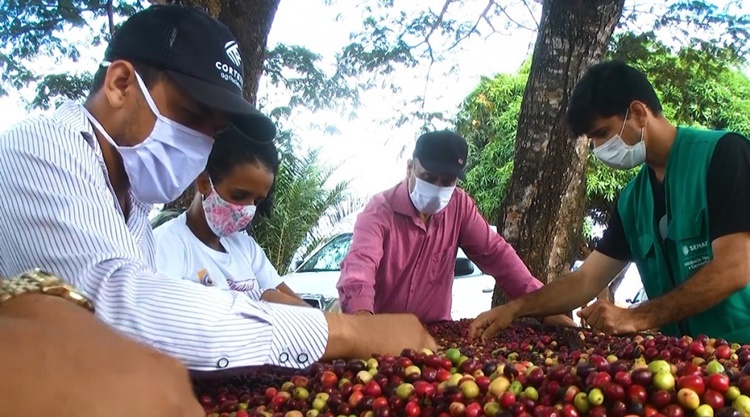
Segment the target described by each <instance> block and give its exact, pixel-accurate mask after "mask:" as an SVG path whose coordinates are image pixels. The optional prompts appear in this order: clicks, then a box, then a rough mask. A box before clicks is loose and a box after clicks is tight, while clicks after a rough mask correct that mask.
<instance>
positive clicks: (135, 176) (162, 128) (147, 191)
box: [83, 62, 214, 204]
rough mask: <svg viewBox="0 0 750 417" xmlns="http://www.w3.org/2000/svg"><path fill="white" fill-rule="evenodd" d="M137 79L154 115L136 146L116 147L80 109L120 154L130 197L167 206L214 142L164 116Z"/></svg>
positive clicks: (191, 178) (195, 172) (194, 173)
mask: <svg viewBox="0 0 750 417" xmlns="http://www.w3.org/2000/svg"><path fill="white" fill-rule="evenodd" d="M103 65H105V66H107V65H109V63H108V62H105V63H103ZM136 79H137V80H138V86H139V87H140V89H141V92H142V93H143V96H144V97H145V98H146V102H147V103H148V106H149V108H150V109H151V111H152V112H153V113H154V115H155V116H156V123H155V124H154V128H153V130H152V131H151V134H149V135H148V137H147V138H146V139H145V140H144V141H143V142H141V143H139V144H138V145H135V146H120V145H118V144H117V143H115V141H114V140H113V139H112V137H111V136H110V135H109V134H108V133H107V132H106V131H105V130H104V128H103V127H102V125H101V124H100V123H99V122H98V121H97V120H96V119H95V118H94V117H93V116H92V115H91V114H90V113H89V112H88V111H86V109H85V108H83V110H84V112H85V113H86V116H87V117H88V119H89V121H90V122H91V124H92V125H93V126H94V127H95V128H96V130H98V131H99V133H100V134H101V135H102V136H103V137H104V138H105V139H106V140H107V141H108V142H109V143H110V144H112V146H114V147H115V148H116V149H117V151H118V152H119V153H120V156H121V157H122V162H123V164H124V165H125V172H127V174H128V179H129V180H130V187H131V189H132V191H133V195H134V196H135V197H136V198H137V199H138V200H140V201H142V202H144V203H147V204H163V203H169V202H171V201H174V200H175V199H177V197H179V196H180V194H182V192H183V191H185V190H186V189H187V187H188V186H190V184H192V182H193V181H194V180H195V179H196V178H197V177H198V174H200V173H201V172H202V171H203V170H204V169H205V168H206V162H208V155H209V154H210V153H211V147H212V146H213V144H214V139H213V138H212V137H211V136H208V135H205V134H203V133H200V132H198V131H196V130H193V129H190V128H188V127H186V126H183V125H181V124H179V123H177V122H175V121H174V120H170V119H168V118H166V117H164V116H163V115H162V114H161V113H159V109H158V108H157V107H156V104H155V103H154V99H153V98H152V97H151V94H150V93H149V92H148V89H147V88H146V85H145V84H144V83H143V80H142V79H141V77H140V75H138V74H137V73H136Z"/></svg>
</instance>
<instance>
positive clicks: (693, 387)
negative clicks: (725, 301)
mask: <svg viewBox="0 0 750 417" xmlns="http://www.w3.org/2000/svg"><path fill="white" fill-rule="evenodd" d="M469 323H470V321H468V320H462V321H456V322H445V323H438V324H434V325H430V326H429V330H430V332H431V333H432V334H433V335H434V336H435V338H436V339H437V340H438V344H439V345H440V346H441V349H440V350H439V351H438V352H430V351H426V350H425V351H413V350H405V351H403V352H402V353H401V355H399V356H390V355H373V357H372V358H370V359H368V360H350V361H343V360H338V361H333V362H327V363H316V364H315V365H313V366H312V367H310V368H309V369H307V370H304V371H294V370H288V369H281V368H273V367H264V368H261V369H257V370H253V371H249V372H248V373H247V374H244V375H242V376H237V377H233V378H231V379H227V380H222V381H211V382H206V381H196V391H197V394H198V398H199V401H200V402H201V404H202V405H203V407H204V408H205V411H206V415H207V416H211V417H248V416H255V417H431V416H439V417H481V416H486V417H506V416H507V417H532V416H533V417H554V416H565V417H576V416H586V415H587V416H592V417H599V416H611V417H625V416H646V417H655V416H666V417H683V416H696V417H711V416H717V417H723V416H726V417H750V345H739V344H736V343H730V342H728V341H726V340H721V339H710V338H708V337H706V336H698V337H696V338H694V339H693V338H691V337H687V336H686V337H681V338H676V337H667V336H664V335H635V336H630V337H610V336H599V335H595V334H593V333H591V332H590V331H588V330H584V329H569V328H554V327H543V326H540V325H539V326H535V325H532V324H528V323H524V324H517V325H513V326H511V327H510V328H509V329H507V330H505V331H503V332H502V333H501V334H499V335H498V336H496V337H495V338H493V339H492V340H488V341H484V342H483V341H479V340H474V341H472V339H471V338H469V337H468V327H469Z"/></svg>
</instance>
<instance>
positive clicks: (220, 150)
mask: <svg viewBox="0 0 750 417" xmlns="http://www.w3.org/2000/svg"><path fill="white" fill-rule="evenodd" d="M247 163H253V164H260V165H262V166H264V167H265V168H267V169H268V170H269V171H271V172H272V173H273V176H274V185H272V186H271V191H270V192H269V193H268V196H267V197H266V198H265V199H264V200H263V201H262V202H261V203H260V204H258V208H257V210H256V212H255V213H256V216H260V217H267V218H269V217H271V209H272V208H273V196H274V189H275V188H276V176H277V175H278V173H279V152H278V150H277V149H276V145H274V143H273V142H260V141H257V140H254V139H252V138H250V137H248V136H247V135H245V134H244V133H242V132H240V131H239V129H237V128H236V127H235V126H234V125H230V126H229V127H228V128H227V129H226V130H224V131H223V132H221V133H219V134H217V135H216V142H214V146H213V148H212V149H211V154H210V155H209V156H208V164H206V171H207V172H208V175H209V177H211V181H213V182H214V183H215V184H218V183H220V182H221V181H222V180H223V179H224V178H226V177H227V176H228V175H229V174H230V173H231V172H232V171H233V170H234V168H235V167H237V166H238V165H241V164H247Z"/></svg>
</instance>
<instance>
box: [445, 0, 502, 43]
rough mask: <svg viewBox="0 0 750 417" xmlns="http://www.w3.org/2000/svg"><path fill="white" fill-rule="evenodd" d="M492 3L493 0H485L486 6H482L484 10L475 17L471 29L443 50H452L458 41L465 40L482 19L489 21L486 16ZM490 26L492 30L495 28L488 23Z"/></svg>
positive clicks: (493, 3)
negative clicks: (475, 19) (487, 0)
mask: <svg viewBox="0 0 750 417" xmlns="http://www.w3.org/2000/svg"><path fill="white" fill-rule="evenodd" d="M493 5H495V0H490V1H489V2H487V6H485V7H484V10H483V11H482V13H481V14H480V15H479V17H477V21H476V22H474V26H472V27H471V30H469V31H468V32H466V34H464V35H463V36H461V37H460V38H458V39H457V40H456V42H454V43H453V45H451V46H450V47H449V48H448V49H446V50H445V52H448V51H450V50H452V49H453V48H455V47H456V46H458V44H459V43H461V42H463V41H464V40H466V38H468V37H469V36H471V34H472V33H474V32H475V31H476V30H477V27H478V26H479V22H481V21H482V20H483V19H484V20H486V21H487V22H488V23H489V19H488V18H487V13H489V12H490V9H491V8H492V6H493ZM490 27H491V28H492V30H493V31H494V30H495V28H494V27H492V25H490Z"/></svg>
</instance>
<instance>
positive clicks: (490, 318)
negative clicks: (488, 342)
mask: <svg viewBox="0 0 750 417" xmlns="http://www.w3.org/2000/svg"><path fill="white" fill-rule="evenodd" d="M515 315H516V310H515V307H513V306H512V305H511V304H505V305H501V306H498V307H495V308H493V309H492V310H489V311H485V312H484V313H482V314H480V315H478V316H477V318H476V319H474V321H473V322H471V325H470V326H469V335H470V336H471V337H472V338H477V337H481V338H482V339H487V338H490V337H492V336H494V335H495V334H497V333H498V332H499V331H500V330H503V329H505V328H507V327H508V326H510V324H511V323H512V322H513V320H514V319H515V318H516V317H515Z"/></svg>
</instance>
